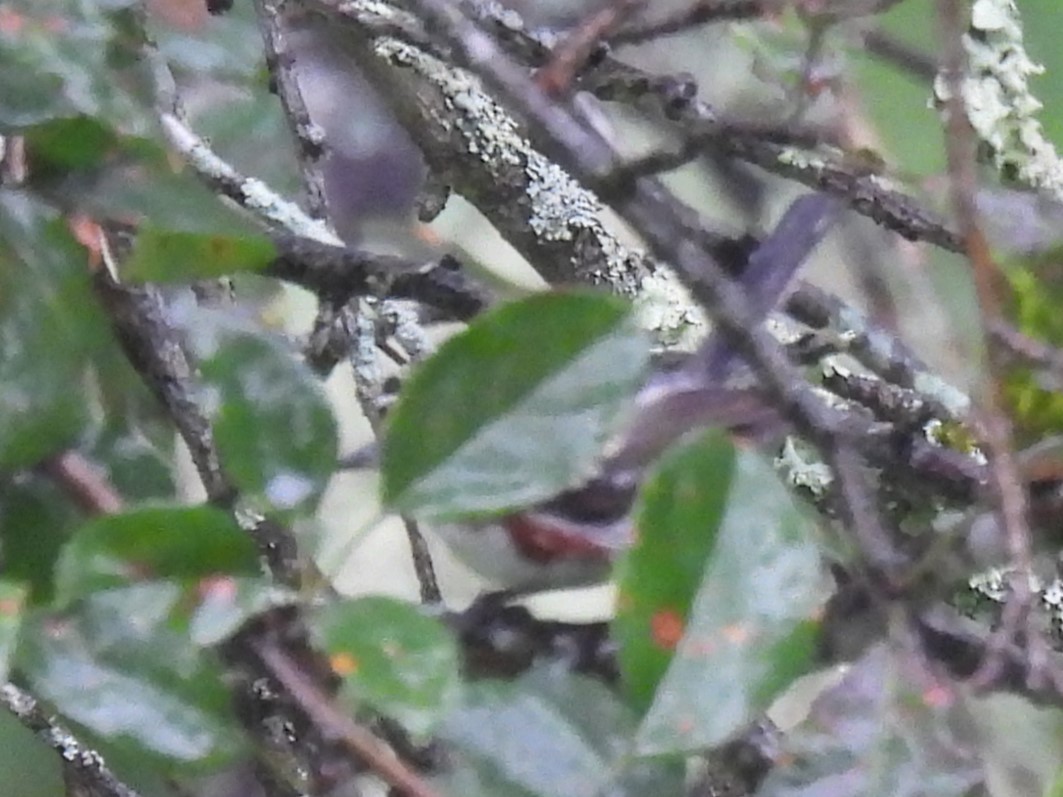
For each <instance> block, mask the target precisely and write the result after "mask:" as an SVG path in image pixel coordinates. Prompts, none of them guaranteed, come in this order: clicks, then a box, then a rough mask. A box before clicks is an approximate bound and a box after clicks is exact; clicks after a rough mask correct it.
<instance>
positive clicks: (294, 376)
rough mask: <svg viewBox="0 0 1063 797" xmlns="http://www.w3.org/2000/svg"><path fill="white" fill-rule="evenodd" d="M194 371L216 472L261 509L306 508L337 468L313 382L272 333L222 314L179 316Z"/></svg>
mask: <svg viewBox="0 0 1063 797" xmlns="http://www.w3.org/2000/svg"><path fill="white" fill-rule="evenodd" d="M177 316H178V318H179V322H180V323H181V324H182V325H183V326H184V327H185V329H186V332H187V334H188V336H189V341H190V342H191V344H192V347H193V351H194V352H195V354H196V355H197V357H199V358H200V363H201V366H200V370H201V372H202V376H203V379H204V381H205V382H206V383H207V384H208V386H209V388H210V390H209V391H208V393H207V399H208V404H210V405H211V409H212V411H213V412H212V414H213V416H214V417H213V420H214V441H215V443H216V444H217V446H218V451H219V454H220V457H221V462H222V467H223V468H224V469H225V472H226V473H227V474H228V476H229V477H230V479H232V481H233V482H234V483H235V485H236V486H237V487H238V488H239V489H240V490H241V493H242V494H243V497H244V498H245V499H246V500H249V501H252V502H256V503H257V504H258V505H259V506H260V508H261V509H262V510H263V511H267V510H270V509H279V510H289V509H291V510H297V509H300V510H308V509H312V508H313V507H314V505H315V504H316V502H317V500H318V499H319V498H320V496H321V493H322V492H323V491H324V489H325V486H326V484H327V482H328V480H329V478H330V477H331V475H332V472H333V470H334V467H335V463H336V450H337V442H336V421H335V418H334V417H333V415H332V409H331V406H330V405H329V402H328V399H327V397H326V396H325V394H324V391H323V389H322V387H321V383H320V381H319V380H318V379H317V377H316V376H315V375H314V374H313V373H312V372H311V371H310V369H309V368H308V367H307V366H306V364H305V363H304V362H303V361H302V360H301V359H300V357H299V355H298V353H297V352H296V351H295V350H294V349H293V347H292V346H291V345H290V344H288V343H287V342H286V341H284V340H282V339H281V338H280V337H279V336H278V335H275V334H273V333H269V332H265V331H263V330H262V329H260V328H257V327H256V326H254V325H252V324H249V323H248V322H246V321H244V320H242V319H239V318H237V317H235V316H233V315H229V314H226V313H225V312H222V311H213V310H204V309H203V308H199V307H191V306H185V307H184V308H182V309H181V310H180V311H179V312H178V313H177Z"/></svg>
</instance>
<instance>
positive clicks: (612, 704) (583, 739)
mask: <svg viewBox="0 0 1063 797" xmlns="http://www.w3.org/2000/svg"><path fill="white" fill-rule="evenodd" d="M635 726H636V718H635V716H634V714H633V713H632V712H631V710H630V709H629V708H628V707H627V706H626V705H624V704H623V703H622V701H621V700H620V699H619V697H618V696H617V695H616V693H615V692H613V691H612V690H610V689H609V688H608V687H606V686H604V685H603V684H601V683H599V682H597V681H593V680H591V679H588V678H584V677H581V676H578V675H573V674H571V673H569V672H566V671H564V670H562V669H559V668H549V669H547V668H543V669H541V670H534V671H532V672H531V673H529V674H527V675H525V676H523V677H522V678H521V679H520V680H518V681H517V682H515V683H512V684H500V683H477V684H472V685H470V686H469V687H468V688H467V689H466V691H465V700H464V701H463V703H462V706H461V707H460V708H459V709H458V710H456V711H454V712H453V713H452V714H451V716H450V717H448V719H447V722H446V723H445V725H444V726H443V727H442V728H441V730H440V731H439V734H440V736H442V737H443V738H444V739H446V740H447V741H449V742H450V743H451V744H452V745H453V746H454V748H455V766H454V768H453V769H452V771H451V773H450V774H449V776H448V778H447V784H446V785H447V787H448V788H447V789H446V791H447V793H450V794H465V795H471V796H475V797H479V795H485V797H486V795H492V797H503V796H504V797H509V796H510V795H521V796H522V797H527V796H529V795H542V796H543V797H594V795H602V794H610V795H616V796H617V797H622V796H623V795H632V797H634V796H635V795H646V794H679V793H681V792H682V787H681V784H682V766H681V765H680V766H678V767H677V766H676V765H675V764H674V763H671V762H666V761H646V760H640V759H637V758H635V757H633V756H632V755H631V738H632V734H633V732H634V729H635Z"/></svg>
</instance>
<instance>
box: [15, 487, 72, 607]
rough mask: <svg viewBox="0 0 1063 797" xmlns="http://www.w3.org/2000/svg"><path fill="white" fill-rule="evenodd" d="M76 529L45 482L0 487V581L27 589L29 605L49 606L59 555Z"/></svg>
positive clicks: (65, 503) (62, 500)
mask: <svg viewBox="0 0 1063 797" xmlns="http://www.w3.org/2000/svg"><path fill="white" fill-rule="evenodd" d="M81 523H82V518H81V516H80V514H79V513H78V512H77V511H76V509H75V507H74V506H73V505H72V504H71V503H70V501H69V500H68V499H67V498H66V496H64V495H62V493H60V491H59V490H58V488H57V487H56V486H55V484H54V483H52V482H51V481H49V480H48V479H46V478H43V477H41V476H38V475H34V476H32V477H29V478H25V479H10V480H7V482H6V483H4V484H0V551H3V560H4V576H5V577H6V578H9V579H11V580H13V581H17V582H21V583H23V584H25V585H26V586H27V587H28V589H29V602H30V603H31V604H42V603H45V602H47V601H49V600H51V598H52V594H53V592H54V587H53V577H54V570H55V565H56V561H57V560H58V558H59V552H60V551H61V550H62V547H63V545H64V544H65V543H66V541H67V540H68V539H69V538H70V536H71V535H72V534H73V531H74V529H75V528H77V527H78V526H79V525H81Z"/></svg>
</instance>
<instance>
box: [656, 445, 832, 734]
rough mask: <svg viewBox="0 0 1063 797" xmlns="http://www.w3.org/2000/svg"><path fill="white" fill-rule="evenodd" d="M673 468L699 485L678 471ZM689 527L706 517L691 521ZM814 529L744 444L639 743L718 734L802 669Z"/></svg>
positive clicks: (814, 587)
mask: <svg viewBox="0 0 1063 797" xmlns="http://www.w3.org/2000/svg"><path fill="white" fill-rule="evenodd" d="M711 462H712V460H711V458H709V457H705V459H704V460H703V462H702V463H701V465H702V467H703V468H705V469H708V468H709V467H710V465H711ZM702 474H703V478H705V479H706V480H708V482H709V483H710V484H712V483H714V481H713V477H712V475H711V473H709V472H707V470H703V471H702ZM673 478H675V479H677V480H682V483H683V484H687V485H696V481H695V480H694V479H693V478H692V477H689V476H687V475H685V474H683V473H682V472H680V471H676V472H675V475H674V477H673ZM659 489H665V490H668V491H669V492H671V493H672V494H678V495H679V496H681V497H685V496H690V495H695V494H696V490H697V489H698V487H696V486H692V487H689V486H688V487H687V488H685V496H684V491H683V490H678V489H670V488H669V487H668V484H667V482H666V481H665V480H662V482H661V483H660V485H659ZM688 500H689V499H688ZM694 500H696V499H694ZM688 533H690V534H704V533H706V532H705V526H704V525H703V524H702V523H697V522H695V523H694V524H693V525H692V526H691V527H690V528H689V529H688ZM813 533H814V529H813V527H812V525H811V523H810V521H809V520H808V519H807V518H806V517H805V516H804V515H803V514H802V512H801V511H799V510H798V508H797V507H796V506H795V504H794V502H793V500H792V498H791V496H790V495H789V493H788V492H787V491H786V489H785V488H784V487H783V485H782V484H781V483H780V481H779V480H778V478H777V477H776V475H775V473H774V472H773V470H772V468H771V466H770V465H769V464H768V463H767V462H765V461H764V460H763V459H762V458H761V457H760V456H759V455H757V454H755V453H753V452H750V451H741V452H740V453H739V455H738V457H737V460H736V463H735V470H734V477H733V479H732V481H731V487H730V491H729V493H728V495H727V509H726V511H725V514H724V517H723V521H722V523H721V525H720V526H719V528H718V530H717V531H716V540H715V545H714V549H713V551H712V553H711V555H710V557H709V560H708V566H707V568H706V570H705V572H704V575H703V579H702V582H701V586H700V587H699V589H698V593H697V596H696V598H695V600H694V605H693V609H692V611H691V614H690V619H689V621H688V623H687V625H686V628H685V633H683V637H682V640H681V641H680V642H679V645H678V648H677V650H676V653H675V656H674V658H673V660H672V663H671V665H670V666H669V668H668V671H667V673H666V674H665V676H664V679H663V680H662V681H661V683H660V686H659V687H658V689H657V692H656V694H655V695H654V699H653V703H652V705H651V706H650V708H649V711H648V712H647V714H646V717H645V719H644V720H643V724H642V726H641V727H640V728H639V733H638V745H639V748H640V750H641V751H642V752H645V753H655V754H656V753H667V752H681V751H689V750H693V749H700V748H704V747H710V746H712V745H715V744H718V743H720V742H722V741H724V740H726V739H727V738H728V737H729V736H730V735H731V734H732V733H734V732H735V731H737V730H738V729H739V728H742V727H744V726H745V725H747V724H748V723H750V722H751V721H752V720H753V719H755V718H756V716H758V715H759V714H760V713H761V712H762V711H763V710H764V709H766V708H767V707H768V706H769V705H770V703H771V701H772V700H773V699H774V698H775V697H776V696H777V695H778V694H779V693H780V692H781V691H782V690H783V689H785V688H786V687H787V686H789V685H790V683H791V682H792V681H793V680H794V678H796V677H797V676H798V675H800V674H802V673H803V672H805V671H806V670H807V669H808V667H809V666H810V664H811V659H812V653H813V643H814V638H815V634H816V628H817V624H816V623H815V622H814V620H813V618H814V617H815V615H816V613H817V610H818V608H819V606H820V605H821V603H822V601H823V599H824V597H825V596H824V594H823V590H822V583H821V573H820V556H819V550H818V548H817V546H816V544H815V542H814V540H813Z"/></svg>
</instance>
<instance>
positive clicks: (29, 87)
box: [0, 0, 150, 132]
mask: <svg viewBox="0 0 1063 797" xmlns="http://www.w3.org/2000/svg"><path fill="white" fill-rule="evenodd" d="M110 5H112V6H117V5H118V4H115V3H111V4H110ZM125 5H130V3H126V4H125ZM4 15H5V24H4V26H3V28H2V29H0V127H5V126H6V127H16V128H17V127H25V126H29V125H33V124H37V123H39V122H42V121H46V120H51V119H59V118H65V117H71V116H78V115H86V116H95V117H99V118H101V119H107V120H109V122H110V123H111V124H115V123H117V124H119V125H120V126H121V127H122V128H124V129H126V130H127V131H129V132H133V131H138V132H146V131H147V130H148V129H149V121H148V119H149V115H148V113H147V108H148V107H150V106H148V105H146V104H145V105H143V106H142V105H141V104H140V102H139V101H138V100H137V98H136V97H135V96H134V95H133V94H131V93H130V86H131V84H135V81H134V79H133V78H132V75H131V74H130V73H131V72H132V71H133V69H132V68H131V67H132V65H133V59H132V57H131V53H130V52H129V51H128V50H127V51H125V52H122V50H123V48H129V47H131V46H132V45H133V44H134V42H133V41H132V40H131V37H128V36H127V37H126V38H125V39H123V38H122V34H123V31H121V30H119V29H118V26H117V25H116V24H115V20H116V18H115V17H112V16H110V15H108V14H106V13H104V9H102V8H101V7H100V4H98V3H85V2H80V1H79V0H51V2H40V1H39V0H14V2H9V3H5V4H4ZM145 94H146V92H145Z"/></svg>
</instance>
